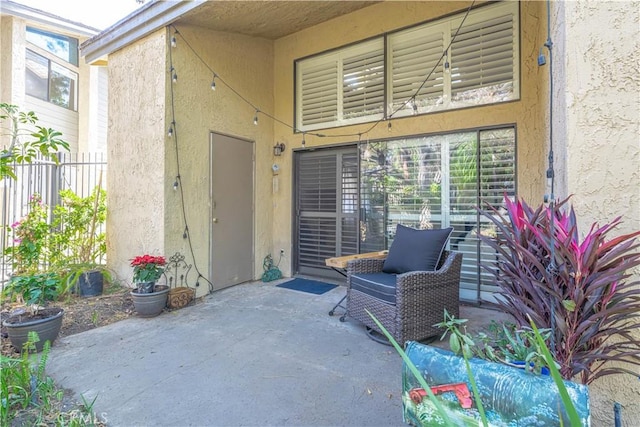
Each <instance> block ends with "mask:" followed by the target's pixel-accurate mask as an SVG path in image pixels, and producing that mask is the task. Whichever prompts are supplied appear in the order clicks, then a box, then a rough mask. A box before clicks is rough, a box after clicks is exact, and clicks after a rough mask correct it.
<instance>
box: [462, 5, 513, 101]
mask: <svg viewBox="0 0 640 427" xmlns="http://www.w3.org/2000/svg"><path fill="white" fill-rule="evenodd" d="M509 6H510V5H509V4H500V5H498V7H495V8H494V9H492V10H490V11H481V13H477V14H475V15H472V16H469V18H468V19H467V21H465V23H464V25H463V26H462V27H461V28H460V31H459V32H458V35H457V36H456V37H455V39H453V36H454V35H455V31H456V30H457V27H458V25H459V23H457V25H455V28H452V30H451V31H452V32H451V36H452V42H451V50H450V61H451V103H452V107H454V108H455V107H464V106H469V105H478V104H487V103H493V102H500V101H508V100H511V99H514V83H516V80H517V77H516V72H517V56H516V54H515V53H516V50H515V49H514V44H515V43H516V40H517V32H516V31H515V29H516V28H517V15H516V14H515V12H517V8H515V10H510V9H514V8H513V7H509ZM489 12H491V13H489ZM496 13H498V14H499V16H495V15H496ZM494 16H495V17H494Z"/></svg>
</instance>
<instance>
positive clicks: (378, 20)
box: [273, 2, 548, 274]
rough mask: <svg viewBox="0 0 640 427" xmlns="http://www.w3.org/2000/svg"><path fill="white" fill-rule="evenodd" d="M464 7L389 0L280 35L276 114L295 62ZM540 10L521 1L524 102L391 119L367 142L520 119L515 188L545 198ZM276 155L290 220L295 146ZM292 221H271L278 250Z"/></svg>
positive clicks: (287, 103)
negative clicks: (390, 124) (387, 124)
mask: <svg viewBox="0 0 640 427" xmlns="http://www.w3.org/2000/svg"><path fill="white" fill-rule="evenodd" d="M464 7H465V5H464V4H463V3H458V2H384V3H381V4H376V5H373V6H370V7H367V8H365V9H362V10H360V11H357V12H354V13H352V14H350V15H348V16H344V17H340V18H336V19H334V20H331V21H328V22H326V23H323V24H320V25H317V26H314V27H311V28H308V29H306V30H304V31H301V32H299V33H296V34H293V35H291V36H288V37H285V38H282V39H280V40H277V41H276V43H275V97H276V110H275V115H276V117H284V118H287V119H288V118H289V117H292V115H293V99H294V93H293V86H294V84H293V81H294V76H293V73H294V68H293V61H294V60H295V59H297V58H301V57H305V56H308V55H311V54H314V53H318V52H322V51H325V50H328V49H332V48H336V47H339V46H343V45H346V44H349V43H353V42H356V41H359V40H363V39H366V38H368V37H372V36H374V35H379V34H381V33H384V32H385V31H392V30H396V29H399V28H403V27H406V26H408V25H411V24H415V23H419V22H423V21H427V20H429V19H434V18H437V17H440V16H442V15H445V14H448V13H452V12H455V11H460V10H461V9H464ZM543 12H544V4H543V3H542V2H527V3H522V5H521V10H520V16H521V23H520V26H521V49H520V58H521V61H520V78H521V83H520V84H521V96H520V100H519V101H514V102H509V103H504V104H498V105H492V106H484V107H477V108H469V109H465V110H458V111H451V112H442V113H436V114H429V115H422V116H416V117H406V118H402V119H397V120H393V121H392V123H393V130H392V133H391V134H389V132H388V130H387V127H386V125H380V126H378V127H377V128H375V129H374V130H373V131H371V132H370V133H369V134H368V135H363V136H362V138H363V140H366V139H367V138H369V139H372V140H373V139H379V138H398V137H402V136H406V135H420V134H428V133H438V132H448V131H453V130H460V129H469V128H476V127H483V126H490V125H501V124H513V123H515V124H516V126H517V155H518V178H517V179H518V191H519V193H520V194H521V195H522V196H524V197H525V198H526V199H527V200H529V201H531V203H538V202H541V201H542V197H543V194H544V191H545V188H544V185H545V179H544V170H545V164H544V163H545V152H546V149H547V147H546V140H547V138H546V132H548V130H547V128H546V126H545V124H544V115H543V114H544V110H545V108H546V105H544V104H541V103H540V99H541V97H543V96H544V94H546V91H547V89H546V87H547V84H546V81H547V80H546V73H547V71H546V69H544V68H540V67H538V66H537V57H538V49H539V47H540V46H541V45H542V44H543V43H544V40H545V37H546V33H545V30H546V20H545V19H544V16H545V15H544V14H543ZM370 126H371V124H370V123H366V124H361V125H356V126H348V127H342V128H338V129H328V130H323V131H322V133H324V134H327V135H332V134H353V133H356V134H357V133H359V132H362V131H364V130H366V129H368V128H369V127H370ZM275 140H276V141H283V142H285V143H286V144H287V147H288V148H289V147H291V148H294V149H296V148H297V149H299V148H300V147H301V141H302V136H301V135H300V134H293V133H292V131H291V129H288V128H286V127H284V126H281V125H278V124H276V125H275ZM357 141H358V138H357V137H355V138H354V137H349V138H317V137H314V136H309V135H307V136H306V138H305V142H306V146H307V148H309V147H317V146H321V145H329V144H341V143H354V142H357ZM278 160H279V162H280V163H282V164H281V170H282V172H281V173H280V176H279V192H278V193H277V194H275V195H274V200H273V206H274V218H290V217H291V211H292V192H293V183H292V169H293V166H292V155H291V152H290V151H287V153H286V154H285V155H284V156H283V157H281V158H279V159H278ZM292 225H293V223H292V221H278V222H274V225H273V239H274V242H273V245H274V248H288V249H287V253H289V254H290V253H291V250H292V237H291V236H292ZM283 264H284V269H283V271H284V272H285V273H286V274H290V273H291V262H290V258H288V257H287V259H286V260H285V262H283ZM281 267H283V266H282V265H281Z"/></svg>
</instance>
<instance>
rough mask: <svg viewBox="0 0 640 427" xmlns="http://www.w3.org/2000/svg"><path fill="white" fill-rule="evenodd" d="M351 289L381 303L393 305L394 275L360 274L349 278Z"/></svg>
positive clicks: (394, 299)
mask: <svg viewBox="0 0 640 427" xmlns="http://www.w3.org/2000/svg"><path fill="white" fill-rule="evenodd" d="M351 289H355V290H358V291H360V292H363V293H365V294H367V295H371V296H372V297H374V298H378V299H379V300H381V301H384V302H387V303H389V304H393V305H395V303H396V275H395V274H387V273H361V274H354V275H352V276H351Z"/></svg>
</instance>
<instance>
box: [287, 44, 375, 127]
mask: <svg viewBox="0 0 640 427" xmlns="http://www.w3.org/2000/svg"><path fill="white" fill-rule="evenodd" d="M296 80H297V92H296V101H297V111H296V126H297V128H298V129H300V130H303V131H309V130H313V129H319V128H326V127H330V126H343V125H349V124H355V123H362V122H366V121H371V120H378V119H380V118H382V117H383V111H384V39H383V38H382V37H379V38H377V39H375V40H370V41H367V42H364V43H359V44H358V45H356V46H351V47H348V48H344V49H340V50H338V51H334V52H330V53H328V54H324V55H320V56H316V57H313V58H309V59H306V60H301V61H298V62H296Z"/></svg>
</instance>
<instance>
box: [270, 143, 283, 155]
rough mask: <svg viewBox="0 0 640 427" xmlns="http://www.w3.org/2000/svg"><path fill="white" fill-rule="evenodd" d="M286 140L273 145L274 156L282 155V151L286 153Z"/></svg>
mask: <svg viewBox="0 0 640 427" xmlns="http://www.w3.org/2000/svg"><path fill="white" fill-rule="evenodd" d="M284 148H285V145H284V142H281V143H280V144H276V145H274V146H273V155H274V156H282V153H284Z"/></svg>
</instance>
